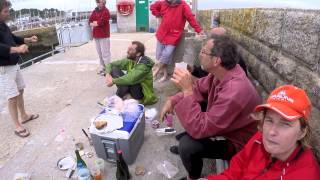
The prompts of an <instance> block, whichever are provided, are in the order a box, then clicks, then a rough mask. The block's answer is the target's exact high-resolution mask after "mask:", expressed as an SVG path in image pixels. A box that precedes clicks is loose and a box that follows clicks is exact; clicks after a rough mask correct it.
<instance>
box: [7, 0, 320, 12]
mask: <svg viewBox="0 0 320 180" xmlns="http://www.w3.org/2000/svg"><path fill="white" fill-rule="evenodd" d="M11 2H12V3H13V8H14V9H22V8H38V9H44V8H51V7H52V8H58V9H63V10H69V9H73V10H79V11H80V10H91V9H93V8H94V7H95V0H45V1H44V0H11ZM115 2H116V0H107V6H108V8H109V9H111V10H115ZM198 7H199V9H213V8H243V7H271V8H286V7H290V8H300V9H320V0H198Z"/></svg>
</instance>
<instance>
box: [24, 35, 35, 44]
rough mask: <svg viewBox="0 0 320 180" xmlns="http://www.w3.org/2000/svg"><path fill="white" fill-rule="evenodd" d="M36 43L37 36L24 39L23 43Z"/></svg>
mask: <svg viewBox="0 0 320 180" xmlns="http://www.w3.org/2000/svg"><path fill="white" fill-rule="evenodd" d="M35 42H38V37H37V36H31V37H29V38H24V43H35Z"/></svg>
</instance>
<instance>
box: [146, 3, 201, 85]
mask: <svg viewBox="0 0 320 180" xmlns="http://www.w3.org/2000/svg"><path fill="white" fill-rule="evenodd" d="M150 10H151V12H152V14H153V15H154V16H156V17H157V18H159V19H161V23H160V26H159V27H158V30H157V33H156V37H157V49H156V59H157V60H158V61H160V63H159V66H157V67H156V68H155V69H154V71H153V76H154V77H156V76H157V74H158V73H160V72H162V73H163V77H162V78H161V80H160V82H161V81H165V80H166V79H167V78H168V71H167V65H168V64H171V63H172V55H173V51H174V49H175V48H176V46H177V44H178V43H179V41H180V39H181V36H182V33H183V30H184V27H185V24H186V21H188V22H189V23H190V25H191V26H192V27H193V28H194V29H195V31H196V32H197V33H200V32H202V29H201V27H200V25H199V24H198V23H197V21H196V19H195V16H194V14H193V13H192V11H191V9H190V7H189V5H188V4H187V3H186V2H185V1H184V0H164V1H156V2H155V3H153V4H152V5H151V6H150Z"/></svg>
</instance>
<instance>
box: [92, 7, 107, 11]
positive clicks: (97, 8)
mask: <svg viewBox="0 0 320 180" xmlns="http://www.w3.org/2000/svg"><path fill="white" fill-rule="evenodd" d="M105 9H107V8H106V6H103V7H102V8H101V9H99V7H96V9H95V10H96V11H103V10H105Z"/></svg>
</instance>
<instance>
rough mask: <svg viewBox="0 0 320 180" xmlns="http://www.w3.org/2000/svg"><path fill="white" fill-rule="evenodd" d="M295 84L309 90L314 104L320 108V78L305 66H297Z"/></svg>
mask: <svg viewBox="0 0 320 180" xmlns="http://www.w3.org/2000/svg"><path fill="white" fill-rule="evenodd" d="M293 83H294V84H296V85H297V86H299V87H301V88H303V89H304V90H306V91H307V93H308V95H309V97H310V99H311V101H312V103H313V105H314V106H315V107H317V108H318V109H320V78H319V76H318V75H317V74H316V73H314V72H311V71H309V70H308V69H307V68H306V67H304V66H297V69H296V73H295V79H294V82H293Z"/></svg>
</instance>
